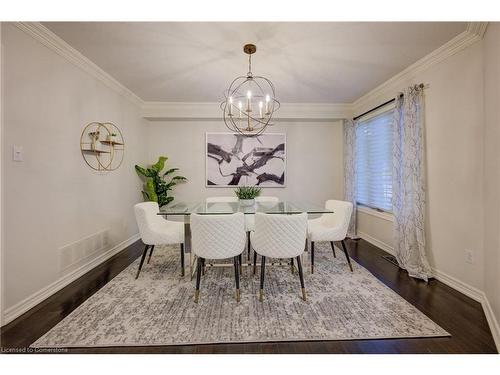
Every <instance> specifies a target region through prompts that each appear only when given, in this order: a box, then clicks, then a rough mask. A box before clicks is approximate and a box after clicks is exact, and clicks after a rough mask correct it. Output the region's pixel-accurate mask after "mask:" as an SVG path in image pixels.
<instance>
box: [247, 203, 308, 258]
mask: <svg viewBox="0 0 500 375" xmlns="http://www.w3.org/2000/svg"><path fill="white" fill-rule="evenodd" d="M306 235H307V214H306V213H301V214H296V215H274V214H264V213H256V214H255V234H254V236H253V240H252V245H253V248H254V249H255V250H256V251H257V253H259V254H260V255H263V256H266V257H271V258H292V257H297V256H299V255H300V254H302V253H303V252H304V247H305V244H306Z"/></svg>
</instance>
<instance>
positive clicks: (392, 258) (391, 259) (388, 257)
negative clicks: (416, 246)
mask: <svg viewBox="0 0 500 375" xmlns="http://www.w3.org/2000/svg"><path fill="white" fill-rule="evenodd" d="M382 258H384V259H385V260H386V261H388V262H389V263H392V264H394V265H395V266H397V267H398V268H399V263H398V261H397V260H396V257H395V256H393V255H382Z"/></svg>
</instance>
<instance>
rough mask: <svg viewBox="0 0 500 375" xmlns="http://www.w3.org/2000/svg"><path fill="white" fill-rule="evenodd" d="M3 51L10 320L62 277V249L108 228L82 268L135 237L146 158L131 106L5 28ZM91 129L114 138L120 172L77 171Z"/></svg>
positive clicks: (81, 165) (141, 124)
mask: <svg viewBox="0 0 500 375" xmlns="http://www.w3.org/2000/svg"><path fill="white" fill-rule="evenodd" d="M2 44H3V48H4V50H3V65H2V71H3V78H4V81H5V82H4V85H3V86H4V137H3V139H2V141H3V144H2V161H3V165H2V172H3V173H4V175H3V176H4V177H5V179H3V180H2V182H3V186H2V189H3V191H4V197H5V199H4V201H3V202H2V209H3V215H4V216H3V218H4V220H3V222H5V223H4V225H5V227H4V236H5V245H6V246H5V248H4V251H5V254H4V259H3V260H4V262H5V264H4V267H5V269H6V270H7V272H6V274H5V280H4V281H5V292H6V294H5V306H4V308H5V309H6V311H3V312H4V313H7V314H11V313H12V311H15V310H16V309H22V307H23V302H22V301H23V300H24V299H26V298H27V297H30V296H31V297H33V296H36V295H37V293H39V292H40V291H41V290H44V289H46V288H47V287H50V286H51V285H53V283H54V282H57V281H58V280H60V278H61V277H64V276H66V275H65V274H62V273H61V269H60V256H61V254H60V251H59V249H60V248H62V247H63V246H65V245H67V244H70V243H73V242H77V241H80V240H81V239H83V238H85V237H87V236H90V235H93V234H95V233H97V232H100V231H103V230H109V232H108V235H109V245H108V246H107V247H106V248H104V249H101V251H100V252H99V253H97V254H93V255H92V256H91V258H90V259H85V262H90V261H92V259H95V258H97V257H99V256H100V255H102V254H104V253H106V251H107V250H109V249H110V248H113V247H114V246H115V245H117V244H120V243H122V242H123V241H125V240H127V239H130V238H131V237H133V236H134V235H136V234H137V227H136V224H135V220H134V217H133V212H132V205H133V204H134V203H136V202H138V201H141V200H142V197H141V194H140V181H139V179H138V177H137V175H136V173H135V171H134V168H133V166H134V164H135V163H138V162H139V163H141V162H144V161H145V160H146V158H145V156H146V153H145V144H144V142H145V140H146V137H145V136H144V130H145V127H144V123H145V122H146V121H145V120H142V119H141V117H140V109H139V107H138V106H137V105H136V104H134V103H133V102H132V101H130V100H129V99H125V98H124V97H123V96H120V95H119V94H118V93H116V92H115V91H113V90H111V89H110V88H108V87H107V86H105V85H104V84H103V83H102V82H101V81H100V80H97V79H95V78H93V77H92V76H91V75H89V74H88V73H86V72H84V71H83V70H82V69H81V68H79V67H77V66H76V65H73V64H72V63H70V62H69V61H68V60H66V59H65V58H63V57H62V56H60V55H59V54H56V53H55V52H54V51H52V50H51V49H49V48H47V47H45V46H44V45H42V44H41V43H39V42H38V41H37V40H35V39H34V38H32V37H31V36H29V35H28V34H26V33H24V32H23V31H21V30H20V29H18V28H17V27H15V26H14V25H13V24H8V23H4V24H3V25H2ZM91 121H111V122H114V123H116V124H117V125H118V126H119V127H120V129H121V130H122V132H123V134H124V138H125V142H126V151H125V159H124V162H123V164H122V166H121V167H120V168H119V169H118V170H116V171H113V172H111V173H105V174H101V173H97V172H95V171H92V170H91V169H90V168H89V167H87V165H86V164H85V163H84V161H83V159H82V156H81V154H80V148H79V140H80V134H81V132H82V129H83V127H84V126H85V125H86V124H87V123H88V122H91ZM13 145H22V146H23V147H24V153H25V154H24V161H23V162H14V161H12V146H13ZM83 250H85V249H83ZM78 265H81V264H78ZM69 271H72V270H69ZM2 284H4V283H2ZM24 302H26V301H24Z"/></svg>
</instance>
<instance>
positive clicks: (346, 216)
mask: <svg viewBox="0 0 500 375" xmlns="http://www.w3.org/2000/svg"><path fill="white" fill-rule="evenodd" d="M325 208H326V209H327V210H331V211H333V214H323V215H322V216H321V222H322V224H323V225H324V226H327V227H340V228H341V230H340V231H339V237H341V238H342V239H343V238H345V236H346V235H347V230H348V229H349V222H350V221H351V215H352V203H351V202H345V201H336V200H328V201H326V203H325Z"/></svg>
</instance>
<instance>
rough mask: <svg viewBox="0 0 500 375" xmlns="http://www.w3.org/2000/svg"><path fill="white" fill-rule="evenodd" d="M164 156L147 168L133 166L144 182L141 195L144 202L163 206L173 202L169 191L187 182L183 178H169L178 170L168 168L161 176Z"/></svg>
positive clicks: (165, 158) (165, 159) (164, 160)
mask: <svg viewBox="0 0 500 375" xmlns="http://www.w3.org/2000/svg"><path fill="white" fill-rule="evenodd" d="M167 159H168V158H167V157H166V156H160V157H159V158H158V161H157V162H156V163H155V164H153V165H152V166H151V167H149V168H143V167H141V166H139V165H136V166H135V170H136V171H137V174H138V175H139V176H140V177H142V178H143V180H144V190H143V191H142V195H143V196H144V200H145V201H152V202H158V205H159V206H160V207H161V206H164V205H166V204H168V203H170V202H172V201H173V200H174V197H173V196H171V195H169V191H171V190H172V189H173V187H174V186H175V185H177V184H178V183H180V182H185V181H187V178H186V177H184V176H173V177H169V180H167V179H166V178H167V177H168V176H171V175H172V174H174V173H175V172H177V171H178V170H179V168H170V169H168V170H167V171H166V172H165V173H163V174H161V171H162V170H163V168H165V162H166V161H167Z"/></svg>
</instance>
